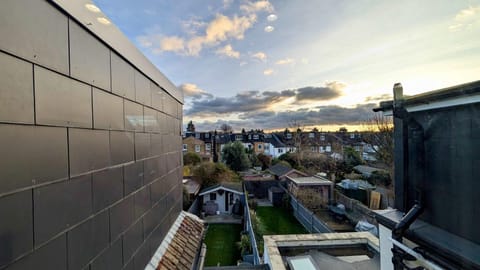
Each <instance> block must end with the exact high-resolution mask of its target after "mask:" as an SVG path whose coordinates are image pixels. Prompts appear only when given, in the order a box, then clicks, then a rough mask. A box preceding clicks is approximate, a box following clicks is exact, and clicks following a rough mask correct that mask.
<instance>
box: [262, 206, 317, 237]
mask: <svg viewBox="0 0 480 270" xmlns="http://www.w3.org/2000/svg"><path fill="white" fill-rule="evenodd" d="M256 213H257V216H258V217H259V218H260V222H261V224H262V225H263V228H264V229H265V233H264V235H271V234H305V233H308V232H307V230H305V228H303V226H302V224H300V223H299V222H298V221H297V219H296V218H295V217H294V216H293V213H291V212H289V211H287V210H286V209H284V208H283V207H271V206H260V207H257V210H256Z"/></svg>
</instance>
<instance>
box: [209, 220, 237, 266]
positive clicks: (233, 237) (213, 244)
mask: <svg viewBox="0 0 480 270" xmlns="http://www.w3.org/2000/svg"><path fill="white" fill-rule="evenodd" d="M241 231H242V226H241V225H239V224H209V225H208V230H207V235H206V236H205V244H206V245H207V255H206V258H205V266H217V264H218V263H220V265H221V266H229V265H237V260H239V259H241V257H240V249H239V248H238V247H237V245H236V242H239V241H240V232H241Z"/></svg>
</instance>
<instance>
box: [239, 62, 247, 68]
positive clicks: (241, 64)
mask: <svg viewBox="0 0 480 270" xmlns="http://www.w3.org/2000/svg"><path fill="white" fill-rule="evenodd" d="M246 64H248V63H247V62H246V61H242V62H240V66H241V67H243V66H245V65H246Z"/></svg>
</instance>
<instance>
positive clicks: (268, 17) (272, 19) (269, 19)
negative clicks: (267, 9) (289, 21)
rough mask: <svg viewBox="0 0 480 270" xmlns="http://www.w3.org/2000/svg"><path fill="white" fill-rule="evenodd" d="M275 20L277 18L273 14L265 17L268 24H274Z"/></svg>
mask: <svg viewBox="0 0 480 270" xmlns="http://www.w3.org/2000/svg"><path fill="white" fill-rule="evenodd" d="M277 19H278V16H277V15H275V14H270V15H268V16H267V21H269V22H274V21H276V20H277Z"/></svg>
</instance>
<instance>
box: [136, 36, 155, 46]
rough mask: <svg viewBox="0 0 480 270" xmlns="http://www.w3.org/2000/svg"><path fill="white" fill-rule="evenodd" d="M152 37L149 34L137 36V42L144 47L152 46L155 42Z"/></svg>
mask: <svg viewBox="0 0 480 270" xmlns="http://www.w3.org/2000/svg"><path fill="white" fill-rule="evenodd" d="M151 38H152V37H148V36H140V37H137V42H138V44H140V46H142V47H145V48H150V47H152V46H153V42H152V41H151Z"/></svg>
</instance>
